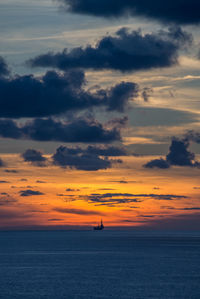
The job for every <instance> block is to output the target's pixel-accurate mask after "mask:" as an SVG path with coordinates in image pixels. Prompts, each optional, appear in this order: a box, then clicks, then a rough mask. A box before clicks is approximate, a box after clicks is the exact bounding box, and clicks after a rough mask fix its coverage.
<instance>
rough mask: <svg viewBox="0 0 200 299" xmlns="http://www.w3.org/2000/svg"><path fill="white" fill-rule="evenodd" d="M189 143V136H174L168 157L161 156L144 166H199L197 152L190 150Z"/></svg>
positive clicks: (163, 167)
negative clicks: (182, 137)
mask: <svg viewBox="0 0 200 299" xmlns="http://www.w3.org/2000/svg"><path fill="white" fill-rule="evenodd" d="M189 145H190V143H189V141H188V139H187V138H184V139H178V138H173V139H172V142H171V145H170V148H169V153H168V154H167V156H166V159H162V158H160V159H155V160H152V161H150V162H148V163H146V164H145V165H144V167H146V168H161V169H167V168H169V167H171V166H173V165H175V166H190V167H198V168H199V167H200V163H199V162H198V161H196V160H195V154H194V153H192V152H190V151H189V150H188V148H189Z"/></svg>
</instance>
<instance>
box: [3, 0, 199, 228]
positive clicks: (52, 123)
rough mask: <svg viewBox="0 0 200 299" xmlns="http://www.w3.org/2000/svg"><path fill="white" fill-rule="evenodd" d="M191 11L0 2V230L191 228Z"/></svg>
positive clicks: (195, 166)
mask: <svg viewBox="0 0 200 299" xmlns="http://www.w3.org/2000/svg"><path fill="white" fill-rule="evenodd" d="M199 26H200V4H199V1H197V0H190V1H188V0H173V1H172V0H169V1H166V2H162V3H161V1H158V0H153V1H151V4H150V2H149V1H147V0H140V1H139V0H132V1H130V0H123V1H121V0H119V1H114V0H101V1H98V0H96V1H94V0H76V1H75V0H34V1H33V0H30V1H25V0H17V1H16V0H1V1H0V104H1V109H0V172H1V177H0V230H7V229H9V230H15V229H23V230H26V229H71V228H73V229H80V228H81V229H88V228H89V229H90V228H92V227H93V226H94V225H96V224H97V223H98V222H99V221H100V220H101V219H103V221H104V224H105V226H106V227H107V228H111V229H115V228H123V229H125V228H129V229H141V230H148V229H150V230H199V228H200V181H199V177H200V112H199V107H200V103H199V89H200V34H199Z"/></svg>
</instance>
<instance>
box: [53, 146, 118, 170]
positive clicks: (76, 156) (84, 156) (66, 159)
mask: <svg viewBox="0 0 200 299" xmlns="http://www.w3.org/2000/svg"><path fill="white" fill-rule="evenodd" d="M52 159H53V163H54V164H55V165H58V166H60V167H64V168H65V167H69V168H72V169H77V170H85V171H97V170H100V169H107V168H110V167H111V166H112V162H115V163H116V162H119V163H120V162H121V160H114V161H111V160H109V159H108V158H107V157H105V158H102V157H100V156H99V155H98V154H97V153H88V152H87V150H80V149H70V148H67V147H65V146H60V147H59V148H58V149H57V151H56V153H55V154H54V155H53V157H52Z"/></svg>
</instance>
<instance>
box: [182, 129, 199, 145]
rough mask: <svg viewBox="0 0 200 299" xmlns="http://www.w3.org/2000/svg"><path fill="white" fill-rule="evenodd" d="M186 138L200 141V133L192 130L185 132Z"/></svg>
mask: <svg viewBox="0 0 200 299" xmlns="http://www.w3.org/2000/svg"><path fill="white" fill-rule="evenodd" d="M185 138H186V139H187V140H189V141H192V142H196V143H200V133H199V132H195V131H194V130H190V131H188V132H187V133H186V134H185Z"/></svg>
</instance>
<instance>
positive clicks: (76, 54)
mask: <svg viewBox="0 0 200 299" xmlns="http://www.w3.org/2000/svg"><path fill="white" fill-rule="evenodd" d="M191 40H192V37H191V35H190V34H188V33H186V32H184V31H182V29H181V28H179V27H171V28H169V31H161V32H158V33H151V34H146V35H143V34H142V33H141V32H140V31H132V32H131V31H129V30H128V29H127V28H121V29H120V30H119V31H117V32H116V35H115V36H106V37H104V38H102V39H101V40H99V42H98V43H97V44H96V46H91V45H89V46H87V47H86V48H81V47H79V48H74V49H72V50H70V51H68V50H67V49H65V50H64V51H63V52H61V53H51V52H50V53H47V54H43V55H39V56H37V57H36V58H34V59H31V60H30V61H29V64H30V65H31V66H32V67H54V68H58V69H60V70H64V71H66V70H69V69H71V68H83V69H94V70H102V69H112V70H118V71H121V72H127V71H128V72H130V71H139V70H148V69H152V68H161V67H169V66H172V65H174V64H177V63H178V51H179V50H180V49H181V48H182V47H183V46H185V45H186V44H187V43H188V42H189V43H190V42H191ZM120 93H122V94H123V86H119V87H118V88H117V89H116V96H115V97H116V98H118V95H119V94H120ZM148 93H149V92H148V91H147V89H145V90H144V91H143V95H144V98H145V100H146V101H147V99H148ZM113 108H114V107H113Z"/></svg>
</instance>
